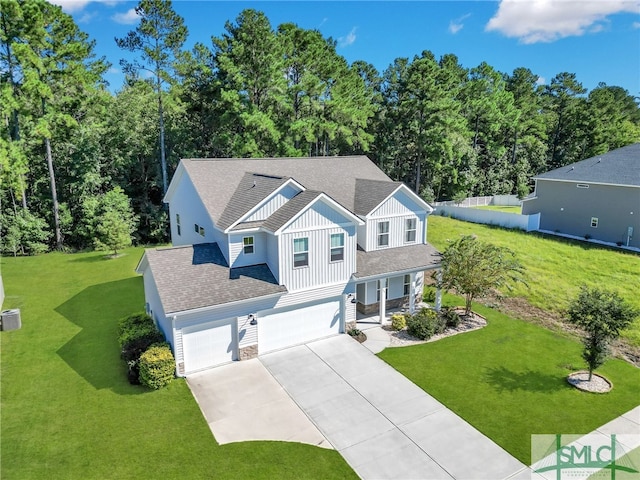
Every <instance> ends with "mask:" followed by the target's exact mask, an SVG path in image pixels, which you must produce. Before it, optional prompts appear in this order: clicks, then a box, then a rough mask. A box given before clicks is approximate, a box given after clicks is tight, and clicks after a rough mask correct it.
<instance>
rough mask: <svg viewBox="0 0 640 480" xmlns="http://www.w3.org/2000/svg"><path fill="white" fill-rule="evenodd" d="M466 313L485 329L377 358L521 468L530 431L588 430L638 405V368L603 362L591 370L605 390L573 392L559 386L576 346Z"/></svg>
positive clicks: (496, 317) (531, 328)
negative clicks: (478, 319) (607, 386)
mask: <svg viewBox="0 0 640 480" xmlns="http://www.w3.org/2000/svg"><path fill="white" fill-rule="evenodd" d="M474 310H475V311H477V312H478V313H480V314H482V315H484V316H485V317H486V318H487V321H488V325H487V326H486V327H485V328H483V329H481V330H477V331H474V332H468V333H464V334H462V335H456V336H453V337H449V338H445V339H442V340H439V341H437V342H433V343H427V344H423V345H417V346H412V347H403V348H387V349H386V350H384V351H382V352H381V353H380V354H379V356H380V358H382V359H383V360H385V361H386V362H387V363H389V364H390V365H391V366H393V367H394V368H396V369H397V370H398V371H400V372H401V373H402V374H404V375H405V376H406V377H407V378H409V379H410V380H411V381H413V382H414V383H416V384H417V385H419V386H420V387H421V388H422V389H424V390H425V391H427V392H428V393H429V394H431V395H432V396H434V397H435V398H436V399H438V400H439V401H440V402H442V403H443V404H445V405H446V406H447V407H448V408H450V409H451V410H453V411H454V412H455V413H457V414H458V415H460V416H461V417H462V418H464V419H465V420H466V421H467V422H469V423H470V424H472V425H473V426H475V427H476V428H477V429H478V430H480V431H481V432H482V433H484V434H485V435H487V436H488V437H489V438H491V439H492V440H494V441H495V442H496V443H498V444H499V445H500V446H502V447H503V448H504V449H505V450H506V451H508V452H509V453H511V454H512V455H514V456H515V457H516V458H518V459H519V460H520V461H522V462H523V463H525V464H527V465H529V464H530V455H531V435H532V434H556V433H563V434H564V433H569V434H585V433H589V432H591V431H593V430H594V429H596V428H597V427H599V426H600V425H603V424H605V423H607V422H609V421H610V420H613V419H614V418H615V417H617V416H619V415H621V414H623V413H625V412H627V411H629V410H631V409H632V408H634V407H636V406H637V405H638V402H639V401H640V400H639V399H640V369H638V368H636V367H634V366H632V365H630V364H628V363H626V362H624V361H622V360H617V359H610V360H608V361H607V362H606V364H605V365H604V366H603V367H601V368H600V369H598V373H600V374H602V375H604V376H605V377H607V378H608V379H609V380H610V381H611V382H612V383H613V385H614V388H613V390H612V391H611V392H609V393H607V394H600V395H599V394H592V393H586V392H581V391H579V390H577V389H575V388H574V387H572V386H570V385H569V384H568V383H567V381H566V377H567V375H568V374H569V373H570V372H571V371H573V370H582V369H584V362H583V361H582V359H581V357H580V353H581V351H582V345H581V344H580V343H579V342H578V341H576V340H574V339H571V338H568V337H567V336H564V335H561V334H558V333H555V332H552V331H550V330H547V329H545V328H543V327H540V326H537V325H532V324H530V323H526V322H523V321H520V320H513V319H511V318H509V317H507V316H505V315H503V314H501V313H499V312H496V311H495V310H492V309H489V308H485V307H481V306H479V305H474Z"/></svg>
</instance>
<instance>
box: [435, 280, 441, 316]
mask: <svg viewBox="0 0 640 480" xmlns="http://www.w3.org/2000/svg"><path fill="white" fill-rule="evenodd" d="M436 278H437V280H438V283H440V281H441V280H442V270H438V273H436ZM441 308H442V290H441V289H440V288H436V312H439V311H440V309H441Z"/></svg>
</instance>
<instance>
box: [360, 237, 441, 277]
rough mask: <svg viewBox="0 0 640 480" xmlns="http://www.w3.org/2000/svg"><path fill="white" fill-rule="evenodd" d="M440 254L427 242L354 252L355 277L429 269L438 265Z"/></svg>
mask: <svg viewBox="0 0 640 480" xmlns="http://www.w3.org/2000/svg"><path fill="white" fill-rule="evenodd" d="M440 259H441V254H440V252H438V251H437V250H436V249H435V248H433V246H431V245H428V244H426V245H425V244H417V245H407V246H403V247H397V248H385V249H383V250H374V251H371V252H365V251H363V250H362V249H361V248H360V247H358V251H357V253H356V272H355V273H354V274H353V276H354V277H355V278H366V277H371V276H375V275H382V274H393V273H396V272H402V271H406V270H429V269H432V268H436V267H438V266H440Z"/></svg>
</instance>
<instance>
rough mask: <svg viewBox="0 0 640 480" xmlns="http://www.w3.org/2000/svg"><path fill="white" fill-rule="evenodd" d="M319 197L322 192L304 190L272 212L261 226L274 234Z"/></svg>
mask: <svg viewBox="0 0 640 480" xmlns="http://www.w3.org/2000/svg"><path fill="white" fill-rule="evenodd" d="M320 195H322V192H317V191H315V190H305V191H303V192H300V193H298V194H297V195H296V196H295V197H293V198H292V199H291V200H289V201H288V202H287V203H285V204H284V205H283V206H281V207H280V208H279V209H278V210H276V211H275V212H273V214H271V216H270V217H269V218H267V219H266V220H265V222H264V223H263V224H262V226H263V227H264V228H266V229H267V230H269V231H271V232H275V231H276V230H278V229H279V228H280V227H282V226H283V225H284V224H285V223H287V222H288V221H289V220H291V219H292V218H293V217H295V216H296V215H297V214H298V213H299V212H300V211H301V210H302V209H304V207H306V206H307V205H309V204H310V203H311V202H312V201H314V200H315V199H316V198H318V197H319V196H320Z"/></svg>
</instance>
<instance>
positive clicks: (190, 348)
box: [182, 319, 236, 374]
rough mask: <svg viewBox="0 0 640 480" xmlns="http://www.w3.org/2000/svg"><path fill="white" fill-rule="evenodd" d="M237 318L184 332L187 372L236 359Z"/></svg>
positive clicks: (185, 366)
mask: <svg viewBox="0 0 640 480" xmlns="http://www.w3.org/2000/svg"><path fill="white" fill-rule="evenodd" d="M235 324H236V322H235V320H233V319H229V320H220V321H218V322H211V323H207V324H205V325H198V326H197V327H191V328H189V329H188V330H187V329H185V330H183V332H182V345H183V347H182V348H183V352H184V369H185V373H187V374H189V373H193V372H197V371H198V370H203V369H205V368H210V367H214V366H216V365H220V364H223V363H227V362H231V361H232V360H235V359H236V341H235V337H236V335H235V333H236V332H235V330H236V329H235Z"/></svg>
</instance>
